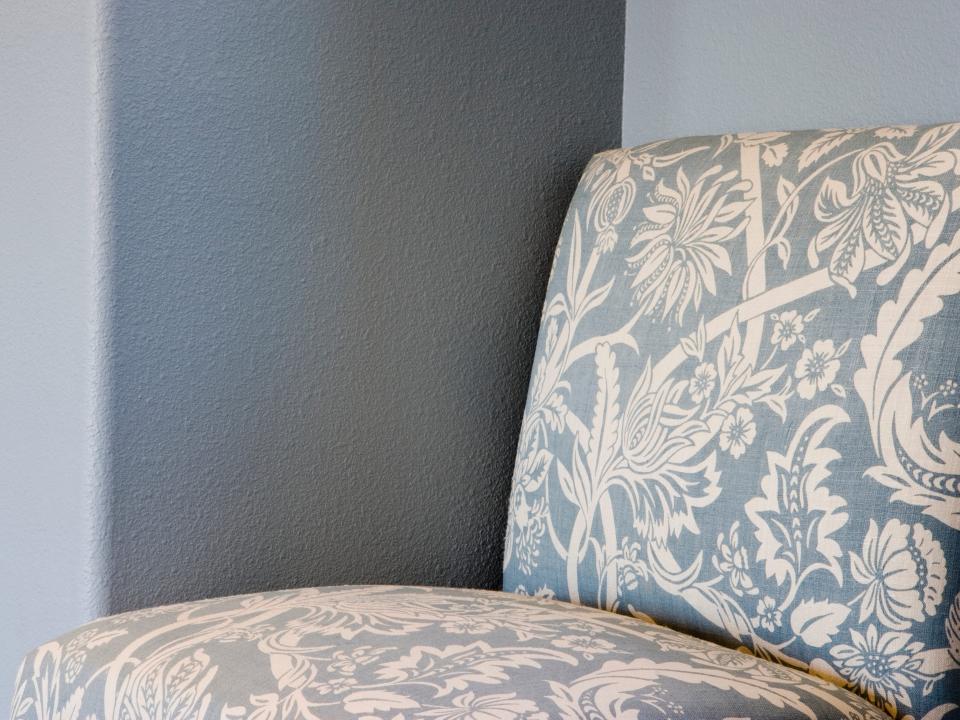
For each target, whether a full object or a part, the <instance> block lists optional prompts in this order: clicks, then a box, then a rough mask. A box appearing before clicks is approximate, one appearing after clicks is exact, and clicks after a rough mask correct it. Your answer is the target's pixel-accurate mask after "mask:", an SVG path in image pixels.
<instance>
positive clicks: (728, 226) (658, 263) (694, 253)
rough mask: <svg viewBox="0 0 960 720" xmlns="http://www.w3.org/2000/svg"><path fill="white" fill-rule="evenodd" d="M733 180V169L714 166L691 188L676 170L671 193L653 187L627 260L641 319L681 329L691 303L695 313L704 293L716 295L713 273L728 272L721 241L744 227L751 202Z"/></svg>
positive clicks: (745, 184) (741, 184)
mask: <svg viewBox="0 0 960 720" xmlns="http://www.w3.org/2000/svg"><path fill="white" fill-rule="evenodd" d="M736 178H737V172H736V171H735V170H732V171H729V172H726V173H724V172H723V170H722V168H721V167H720V166H719V165H716V166H714V167H712V168H710V169H709V170H707V171H706V172H705V173H704V174H703V175H701V176H700V177H699V178H698V179H697V180H696V182H694V183H693V184H692V185H691V183H690V181H689V179H688V178H687V176H686V174H685V173H684V172H683V169H682V168H680V169H678V170H677V189H676V190H674V189H673V188H670V187H667V185H666V184H665V183H664V182H663V181H662V180H661V181H660V182H658V183H657V186H656V189H655V190H654V191H653V192H652V193H651V195H650V200H651V204H650V205H648V206H646V207H645V208H644V209H643V214H644V216H645V217H646V222H644V223H642V224H641V225H640V227H639V232H638V233H637V234H636V236H635V237H634V238H633V240H632V241H631V247H635V248H638V252H637V253H636V254H635V255H632V256H630V257H629V258H627V262H628V263H629V264H630V269H631V272H633V273H635V277H634V279H633V282H632V283H631V286H632V288H633V290H634V300H635V301H636V303H637V305H638V306H639V307H640V310H641V312H642V313H643V314H644V315H649V316H651V317H658V318H659V319H661V320H666V319H668V318H671V319H673V320H674V321H675V322H676V323H677V325H683V315H684V313H685V311H686V309H687V308H688V307H689V306H690V305H691V303H692V304H693V307H694V309H699V307H700V302H701V300H702V299H703V293H704V290H706V291H707V292H708V293H710V294H711V295H716V293H717V279H716V274H717V270H722V271H723V272H725V273H727V274H729V273H730V272H731V264H730V254H729V252H728V251H727V248H726V247H725V243H727V242H729V241H730V240H732V239H733V238H735V237H736V236H737V235H739V234H740V233H741V232H742V231H743V228H744V227H745V226H746V224H747V219H746V218H745V217H744V211H745V210H746V208H747V207H748V206H749V204H750V203H749V201H748V200H744V199H743V193H744V192H745V191H746V190H748V189H749V188H750V183H749V181H744V180H741V181H739V182H735V181H736ZM731 182H733V184H728V183H731ZM708 183H709V184H708Z"/></svg>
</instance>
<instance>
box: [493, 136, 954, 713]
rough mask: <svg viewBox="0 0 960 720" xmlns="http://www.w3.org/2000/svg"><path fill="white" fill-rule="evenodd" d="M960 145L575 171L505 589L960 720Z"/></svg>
mask: <svg viewBox="0 0 960 720" xmlns="http://www.w3.org/2000/svg"><path fill="white" fill-rule="evenodd" d="M958 129H960V125H958V124H948V125H938V126H935V127H914V126H898V127H884V128H870V129H863V128H861V129H855V130H826V131H813V132H794V133H783V132H775V133H763V134H737V135H724V136H720V137H695V138H687V139H681V140H669V141H661V142H654V143H650V144H648V145H645V146H642V147H636V148H627V149H621V150H613V151H610V152H605V153H601V154H599V155H597V156H596V157H594V158H593V160H592V161H591V162H590V164H589V166H588V167H587V169H586V171H585V173H584V175H583V178H582V180H581V182H580V187H579V189H578V190H577V193H576V196H575V198H574V200H573V202H572V205H571V207H570V211H569V214H568V216H567V219H566V224H565V226H564V229H563V235H562V238H561V242H560V244H559V247H558V249H557V255H556V259H555V263H554V268H553V272H552V276H551V279H550V283H549V288H548V291H547V299H546V305H545V308H544V312H543V318H542V325H541V334H540V339H539V344H538V351H537V358H536V361H535V366H534V375H533V378H532V381H531V385H530V391H529V395H528V400H527V409H526V413H525V417H524V422H523V429H522V435H521V438H520V444H519V449H518V458H517V465H516V471H515V476H514V488H513V494H512V498H511V506H510V525H509V529H508V532H507V543H506V552H505V558H504V567H505V575H504V586H505V589H506V590H514V591H531V592H537V591H539V592H549V593H551V594H553V595H555V596H556V597H558V598H561V599H565V600H570V601H573V602H575V603H583V604H587V605H593V606H597V607H600V608H606V609H609V610H616V611H618V612H621V613H626V614H640V613H645V614H648V615H650V616H652V617H653V618H654V619H655V620H656V621H657V622H659V623H663V624H665V625H668V626H671V627H674V628H677V629H679V630H683V631H685V632H688V633H690V634H692V635H696V636H699V637H702V638H708V639H712V640H715V641H717V642H719V643H722V644H724V645H727V646H730V647H737V648H742V649H745V650H747V651H749V652H751V653H753V654H755V655H757V656H760V657H763V658H767V659H771V660H775V661H777V662H780V663H782V664H784V665H787V666H791V667H795V668H798V669H801V670H804V671H809V672H812V673H815V674H817V675H819V676H821V677H824V678H828V679H830V680H831V681H832V682H834V683H836V684H837V685H840V686H843V687H845V688H849V689H850V690H853V691H855V692H857V693H859V694H860V695H862V696H863V697H865V698H867V699H869V700H870V701H871V702H873V703H875V704H876V705H877V706H878V707H880V708H883V709H885V710H886V711H887V712H888V713H889V714H890V715H892V716H895V717H907V716H909V717H916V718H930V719H933V718H940V717H942V716H943V715H944V714H946V713H947V712H949V711H950V710H951V709H953V708H954V707H955V705H956V704H960V671H958V668H960V597H958V593H960V572H958V568H960V414H958V413H960V385H958V380H960V233H958V227H960V188H958V174H960V150H958V148H960V134H958ZM698 698H699V694H697V693H691V694H690V695H689V699H690V700H691V702H693V703H694V705H695V704H696V702H697V701H698ZM687 699H688V698H687V696H685V697H684V698H683V701H684V702H686V700H687ZM739 712H740V711H736V712H731V714H732V715H736V714H738V713H739ZM688 714H689V715H691V716H694V715H697V712H692V711H690V708H688ZM747 714H748V715H749V714H750V713H747ZM751 716H752V717H761V716H763V715H762V714H760V713H758V714H753V715H751ZM778 717H779V716H778Z"/></svg>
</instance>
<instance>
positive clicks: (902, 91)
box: [623, 0, 960, 145]
mask: <svg viewBox="0 0 960 720" xmlns="http://www.w3.org/2000/svg"><path fill="white" fill-rule="evenodd" d="M958 27H960V3H957V2H955V0H924V2H903V1H902V0H844V1H843V2H837V1H836V0H803V1H802V2H797V1H796V0H725V1H724V2H715V1H714V0H684V1H683V2H659V1H658V0H628V2H627V22H626V41H625V43H626V48H625V60H624V84H623V142H624V144H625V145H636V144H639V143H641V142H645V141H649V140H656V139H658V138H663V137H676V136H683V135H698V134H713V133H723V132H734V131H751V130H789V129H801V128H819V127H860V126H862V125H885V124H892V123H914V122H919V123H930V122H937V121H946V120H956V119H958V118H960V83H958V82H957V77H956V68H957V40H956V35H957V32H956V29H957V28H958Z"/></svg>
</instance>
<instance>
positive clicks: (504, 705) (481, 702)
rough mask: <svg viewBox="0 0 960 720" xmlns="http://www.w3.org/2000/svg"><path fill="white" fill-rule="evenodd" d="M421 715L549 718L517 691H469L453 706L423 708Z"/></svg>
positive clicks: (448, 719) (465, 719)
mask: <svg viewBox="0 0 960 720" xmlns="http://www.w3.org/2000/svg"><path fill="white" fill-rule="evenodd" d="M419 716H420V717H428V718H438V720H518V719H520V718H524V719H525V720H547V714H546V713H544V712H540V711H539V708H538V707H537V705H536V703H534V702H533V701H532V700H523V699H520V698H517V694H516V693H498V694H495V695H481V696H479V697H478V696H477V695H476V693H473V692H468V693H464V694H463V695H458V696H457V697H456V698H454V700H453V706H452V707H445V708H434V709H430V710H423V711H421V712H420V713H419Z"/></svg>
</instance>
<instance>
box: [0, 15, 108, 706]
mask: <svg viewBox="0 0 960 720" xmlns="http://www.w3.org/2000/svg"><path fill="white" fill-rule="evenodd" d="M93 35H94V20H93V4H92V3H89V2H75V3H62V2H55V1H53V0H4V2H2V3H0V68H2V71H0V97H2V98H3V99H2V101H0V637H2V641H0V713H3V712H6V708H7V707H8V706H9V701H10V686H11V683H12V681H13V676H14V673H15V672H16V667H17V663H18V662H19V660H20V656H21V655H22V654H23V653H25V652H26V651H27V650H29V649H30V648H31V647H32V646H34V645H36V644H37V643H38V642H41V641H43V640H44V639H46V638H47V637H50V636H52V635H55V634H59V633H61V632H63V631H65V630H67V629H69V628H70V627H71V626H72V625H76V624H78V623H80V622H82V621H84V620H86V619H88V618H89V616H90V612H91V609H90V605H91V598H90V597H89V595H88V593H87V588H88V587H89V583H88V580H89V574H88V573H89V561H90V557H91V542H90V533H89V530H90V526H89V523H90V515H91V513H90V512H89V511H90V505H89V503H88V494H89V492H90V489H91V488H90V482H89V480H90V466H91V459H92V456H91V452H90V450H91V442H90V441H91V437H90V424H91V413H92V403H91V402H90V400H91V391H92V387H91V379H92V378H91V367H92V350H93V347H92V342H93V327H92V322H91V320H92V312H93V283H92V279H93V274H94V273H93V267H94V265H93V261H94V258H93V248H94V242H93V236H94V235H93V233H94V230H93V227H94V204H95V203H94V194H93V192H91V187H92V186H93V179H94V169H93V162H94V150H93V148H94V140H93V135H94V133H93V116H94V97H95V95H94V93H93V86H94V79H93V77H94V54H93V52H92V48H93Z"/></svg>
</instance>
